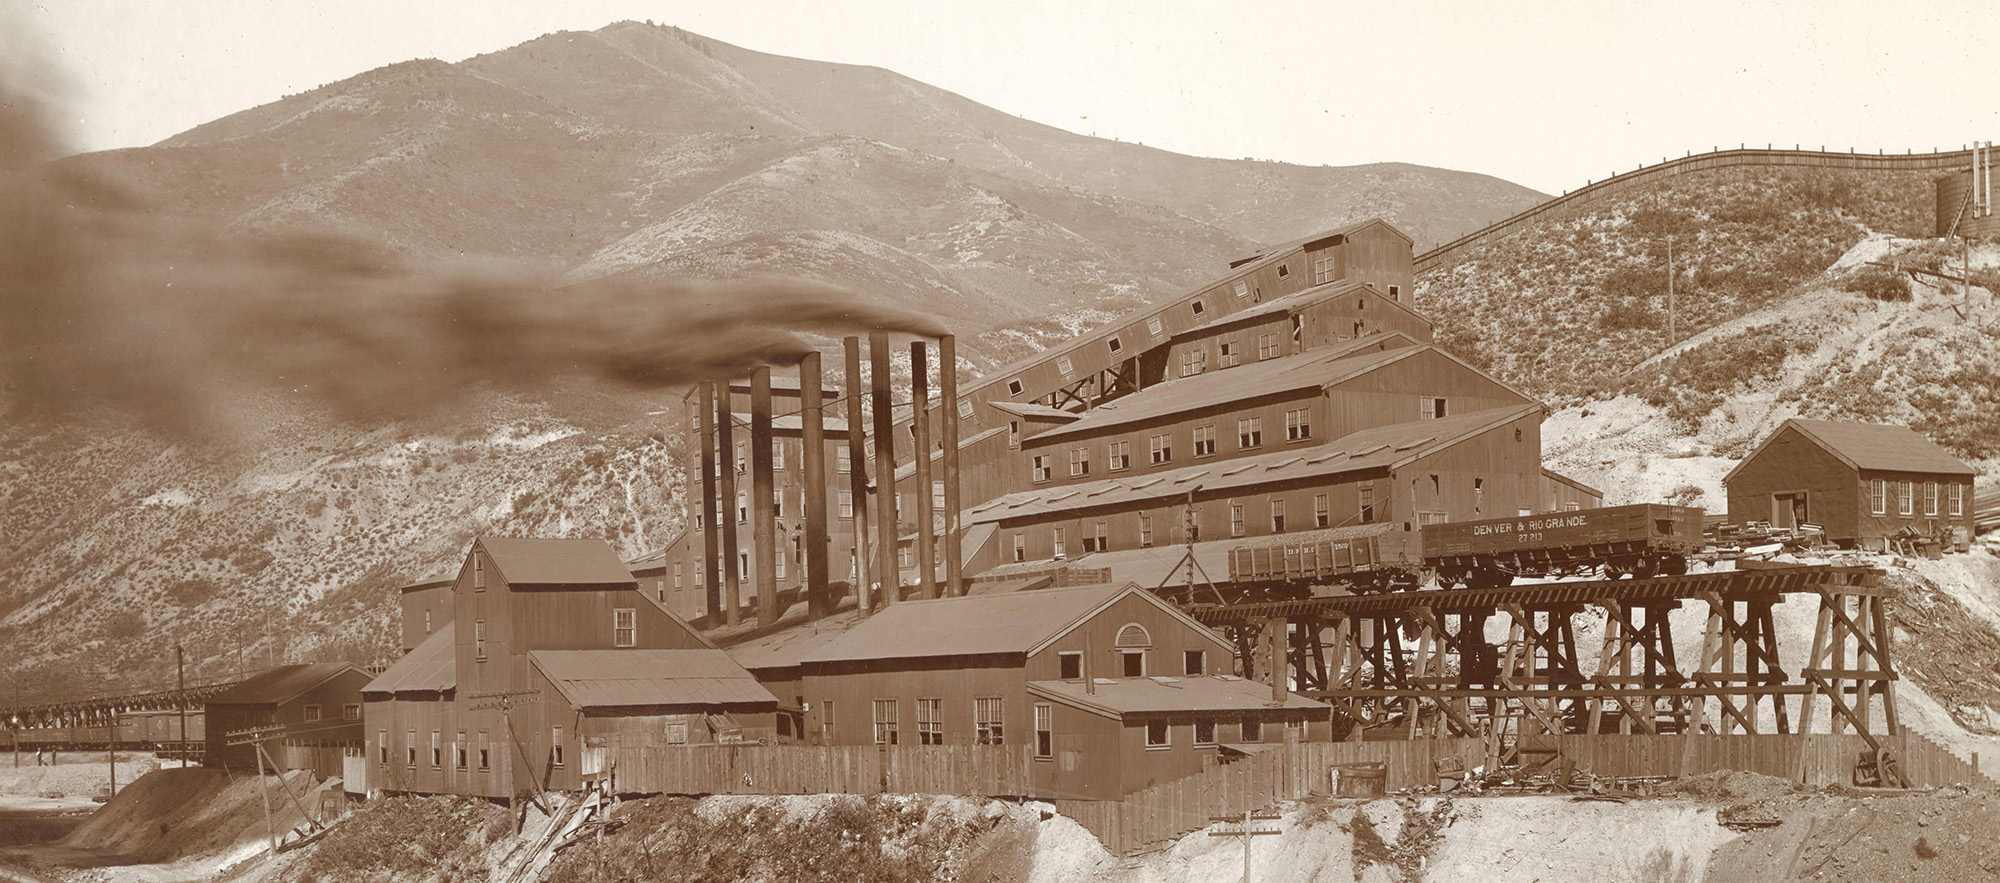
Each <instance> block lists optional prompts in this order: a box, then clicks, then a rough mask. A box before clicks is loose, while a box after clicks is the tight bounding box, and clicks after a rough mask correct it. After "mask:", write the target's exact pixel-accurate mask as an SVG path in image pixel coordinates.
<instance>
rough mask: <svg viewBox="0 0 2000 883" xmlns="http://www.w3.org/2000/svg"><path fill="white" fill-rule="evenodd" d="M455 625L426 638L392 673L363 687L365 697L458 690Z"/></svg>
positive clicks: (398, 662) (397, 664) (406, 654)
mask: <svg viewBox="0 0 2000 883" xmlns="http://www.w3.org/2000/svg"><path fill="white" fill-rule="evenodd" d="M452 633H453V629H452V624H451V623H448V622H447V623H445V624H444V626H443V627H442V628H440V629H438V630H437V631H435V632H432V633H431V636H430V637H428V638H425V639H424V641H423V643H421V644H418V645H417V649H415V650H411V651H410V652H408V653H405V654H403V658H401V659H398V660H396V661H395V662H394V663H393V664H391V665H390V666H389V667H388V669H386V670H384V671H383V672H382V673H381V674H379V675H376V676H375V679H374V680H372V681H369V682H368V686H365V687H362V688H361V692H363V693H415V692H423V693H442V692H444V691H446V690H452V689H456V688H457V687H458V645H457V644H456V643H455V642H454V641H453V640H452Z"/></svg>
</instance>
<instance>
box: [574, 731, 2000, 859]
mask: <svg viewBox="0 0 2000 883" xmlns="http://www.w3.org/2000/svg"><path fill="white" fill-rule="evenodd" d="M1877 738H1878V739H1879V740H1880V741H1881V742H1882V744H1883V746H1884V747H1885V748H1887V749H1888V750H1889V751H1891V752H1892V753H1893V754H1894V756H1895V757H1896V758H1897V759H1898V765H1899V767H1900V769H1901V770H1902V772H1903V775H1904V777H1905V778H1906V780H1907V781H1908V783H1909V785H1910V786H1911V787H1918V788H1924V787H1938V786H1944V785H1954V784H1977V785H1985V786H1993V785H1996V784H2000V783H1996V782H1995V781H1994V780H1993V779H1991V778H1988V777H1987V776H1985V775H1983V774H1981V773H1980V772H1979V770H1978V769H1977V768H1976V766H1975V765H1974V764H1973V763H1971V762H1968V761H1967V760H1965V759H1962V758H1960V757H1958V756H1956V755H1954V754H1952V752H1951V751H1949V750H1947V749H1946V748H1944V747H1943V746H1941V745H1939V744H1938V743H1936V742H1933V741H1931V740H1930V739H1928V738H1926V737H1924V736H1923V735H1922V734H1919V733H1904V734H1902V735H1899V736H1881V737H1877ZM1550 741H1551V742H1552V746H1551V747H1552V748H1553V749H1554V750H1555V751H1556V752H1557V754H1558V755H1559V756H1561V757H1564V758H1567V759H1568V760H1569V761H1570V763H1571V764H1573V766H1574V769H1575V771H1576V773H1577V774H1578V775H1579V776H1583V775H1594V776H1598V777H1611V778H1626V777H1660V778H1671V777H1682V776H1698V775H1702V774H1705V773H1713V772H1720V771H1723V770H1742V771H1748V772H1754V773H1761V774H1764V775H1768V776H1775V777H1778V778H1782V779H1787V780H1790V781H1794V782H1799V783H1801V784H1804V785H1807V786H1811V787H1821V786H1826V785H1834V784H1851V783H1852V782H1853V781H1854V771H1855V767H1856V766H1857V765H1858V764H1859V763H1860V762H1861V760H1862V757H1863V755H1864V753H1866V752H1867V751H1868V743H1867V741H1866V740H1864V739H1863V738H1862V737H1861V736H1859V735H1855V734H1839V735H1828V734H1818V735H1786V734H1775V733H1774V734H1731V735H1618V734H1600V735H1563V736H1557V737H1555V738H1554V739H1553V740H1550ZM595 750H597V751H602V752H603V754H602V755H601V759H599V758H591V759H588V761H587V766H588V767H590V768H594V769H597V770H599V771H601V772H602V774H604V775H606V776H608V777H610V779H611V787H612V788H613V789H614V790H616V791H618V792H621V793H628V794H630V793H638V794H675V795H690V796H692V795H707V794H763V795H780V794H856V795H864V796H865V795H874V794H952V795H961V796H975V797H1024V798H1033V799H1042V800H1049V801H1051V802H1052V803H1054V804H1055V807H1056V810H1057V811H1058V812H1060V813H1062V814H1063V815H1065V816H1068V817H1070V818H1071V819H1074V820H1076V822H1077V823H1078V824H1081V825H1082V826H1083V827H1084V828H1085V829H1087V830H1089V831H1090V832H1091V833H1092V834H1095V835H1096V836H1097V837H1098V839H1099V840H1101V841H1102V842H1103V843H1104V845H1105V847H1106V848H1108V849H1111V850H1112V851H1114V852H1119V853H1129V852H1132V851H1134V850H1138V849H1143V848H1146V847H1148V846H1151V845H1154V844H1159V843H1165V842H1168V841H1172V840H1175V839H1178V838H1180V837H1182V836H1185V835H1186V834H1188V833H1189V832H1192V831H1197V830H1200V829H1201V828H1204V827H1206V826H1208V825H1209V824H1210V823H1211V820H1212V819H1214V818H1217V817H1222V816H1241V815H1242V814H1243V813H1244V812H1247V811H1255V810H1259V809H1265V808H1268V807H1270V806H1272V805H1273V804H1276V803H1278V802H1280V801H1284V800H1297V799H1300V798H1304V797H1307V796H1309V795H1313V794H1321V795H1326V794H1331V793H1332V791H1333V787H1334V784H1333V783H1334V777H1333V772H1334V770H1336V769H1340V768H1342V767H1348V766H1350V765H1355V764H1380V765H1381V766H1382V776H1383V787H1384V788H1385V789H1386V790H1387V791H1389V792H1392V793H1393V792H1396V791H1407V790H1414V789H1419V788H1424V787H1427V786H1435V785H1437V784H1438V783H1439V769H1440V765H1441V763H1443V765H1444V766H1446V767H1450V768H1458V769H1465V770H1471V769H1473V768H1475V767H1477V766H1478V765H1479V764H1481V763H1483V762H1484V761H1485V758H1486V753H1487V745H1486V743H1485V741H1484V740H1482V739H1477V738H1464V739H1416V740H1394V741H1380V742H1295V743H1286V744H1273V745H1270V746H1268V747H1267V748H1265V750H1263V751H1260V752H1258V753H1256V754H1253V755H1250V756H1248V757H1243V758H1239V759H1237V760H1235V761H1233V762H1230V763H1217V764H1215V765H1212V766H1210V767H1208V768H1207V769H1204V770H1203V771H1202V772H1200V773H1197V774H1195V775H1192V776H1188V777H1186V778H1183V779H1179V780H1176V781H1171V782H1164V783H1160V784H1156V785H1153V786H1152V787H1149V788H1145V789H1143V790H1140V791H1135V792H1133V793H1131V794H1128V795H1126V796H1125V797H1124V798H1123V799H1120V800H1078V799H1071V798H1068V797H1064V796H1063V795H1060V794H1052V793H1045V792H1046V788H1045V787H1043V786H1038V785H1037V784H1036V783H1035V781H1034V775H1033V773H1034V769H1035V761H1034V759H1033V757H1032V756H1031V755H1030V754H1029V750H1030V749H1029V748H1028V746H1010V745H949V746H915V745H901V746H874V745H841V746H801V745H755V744H745V745H696V746H662V745H617V744H613V745H608V746H604V747H603V748H600V749H595ZM1447 759H1449V762H1448V761H1447ZM600 764H601V765H600Z"/></svg>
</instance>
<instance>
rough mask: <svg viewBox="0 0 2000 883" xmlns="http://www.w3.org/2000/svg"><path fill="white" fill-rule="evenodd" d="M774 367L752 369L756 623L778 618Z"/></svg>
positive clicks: (753, 539) (751, 464) (751, 481)
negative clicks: (772, 408) (774, 467)
mask: <svg viewBox="0 0 2000 883" xmlns="http://www.w3.org/2000/svg"><path fill="white" fill-rule="evenodd" d="M773 441H774V439H773V438H772V437H771V368H770V366H769V365H766V366H763V367H760V368H757V369H756V370H753V371H751V372H750V527H751V532H750V535H751V538H752V539H751V542H752V543H753V544H754V548H755V549H756V560H755V561H754V562H753V563H752V565H751V574H752V575H753V576H755V577H756V579H757V624H758V625H760V626H761V625H770V624H771V623H774V622H777V621H778V556H779V555H783V554H785V552H784V550H782V549H780V548H778V542H779V540H778V513H777V507H776V505H775V503H776V500H775V495H776V493H777V488H778V483H777V477H776V476H775V475H773V474H772V469H771V444H772V442H773Z"/></svg>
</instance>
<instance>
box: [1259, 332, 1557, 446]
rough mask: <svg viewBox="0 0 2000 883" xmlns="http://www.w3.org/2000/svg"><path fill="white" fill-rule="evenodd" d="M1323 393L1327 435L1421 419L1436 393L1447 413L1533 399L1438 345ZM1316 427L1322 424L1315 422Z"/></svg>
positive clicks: (1315, 430) (1466, 411)
mask: <svg viewBox="0 0 2000 883" xmlns="http://www.w3.org/2000/svg"><path fill="white" fill-rule="evenodd" d="M1324 398H1325V399H1326V406H1325V413H1324V421H1325V425H1326V429H1325V430H1324V431H1325V433H1326V435H1327V437H1328V438H1329V439H1338V438H1340V437H1341V436H1344V435H1347V434H1349V433H1354V432H1360V431H1361V430H1363V429H1373V428H1375V427H1377V426H1391V425H1399V424H1420V423H1421V422H1422V414H1423V405H1425V404H1426V403H1427V401H1428V400H1429V399H1433V398H1442V399H1444V400H1445V414H1446V416H1453V415H1458V414H1469V413H1472V412H1474V411H1485V410H1489V409H1492V408H1511V407H1514V406H1516V405H1526V404H1532V403H1533V402H1532V401H1531V400H1530V399H1528V398H1527V397H1525V396H1523V395H1521V394H1520V393H1518V392H1515V391H1514V390H1512V389H1509V388H1507V387H1506V386H1505V385H1504V384H1501V383H1500V382H1499V381H1496V380H1494V379H1493V378H1491V377H1488V376H1486V375H1484V374H1482V373H1480V372H1479V371H1477V370H1476V369H1473V368H1470V367H1468V366H1466V365H1464V364H1462V363H1460V362H1458V361H1457V360H1455V359H1452V358H1451V357H1450V356H1447V355H1445V354H1444V353H1443V352H1442V351H1440V350H1437V349H1435V348H1426V349H1425V350H1424V351H1422V352H1419V353H1416V354H1414V355H1410V356H1407V357H1404V358H1402V359H1399V360H1397V361H1396V362H1394V363H1393V364H1388V365H1383V366H1382V367H1380V368H1377V369H1375V370H1373V371H1370V372H1368V373H1366V374H1363V375H1361V376H1359V377H1355V378H1352V379H1349V380H1345V381H1342V382H1340V383H1337V384H1334V385H1333V386H1332V387H1331V388H1329V389H1327V391H1326V393H1325V396H1324ZM1267 425H1268V424H1267ZM1281 431H1282V426H1281ZM1313 431H1314V432H1315V433H1316V434H1317V433H1319V432H1321V429H1320V427H1319V426H1318V425H1315V426H1314V427H1313ZM1537 459H1538V460H1539V454H1538V455H1537ZM1536 468H1537V469H1538V470H1539V469H1540V466H1539V465H1537V466H1536Z"/></svg>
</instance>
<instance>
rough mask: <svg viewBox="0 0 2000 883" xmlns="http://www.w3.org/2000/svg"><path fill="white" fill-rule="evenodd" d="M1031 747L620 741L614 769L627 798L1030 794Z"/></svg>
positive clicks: (612, 763)
mask: <svg viewBox="0 0 2000 883" xmlns="http://www.w3.org/2000/svg"><path fill="white" fill-rule="evenodd" d="M1027 752H1028V747H1027V746H1025V745H1022V746H1006V745H958V746H914V747H913V746H902V747H898V748H877V747H876V746H873V745H846V746H814V747H803V746H773V745H741V746H738V745H715V746H696V747H680V748H669V747H663V746H644V745H631V744H619V743H614V744H613V745H611V746H610V755H609V766H610V770H611V776H612V783H613V784H612V787H613V789H614V790H615V791H616V792H617V793H621V794H688V795H695V794H700V795H707V794H961V795H976V796H1001V797H1019V796H1026V795H1028V794H1030V793H1031V791H1032V788H1031V786H1030V785H1029V783H1028V773H1027V769H1028V760H1027Z"/></svg>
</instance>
